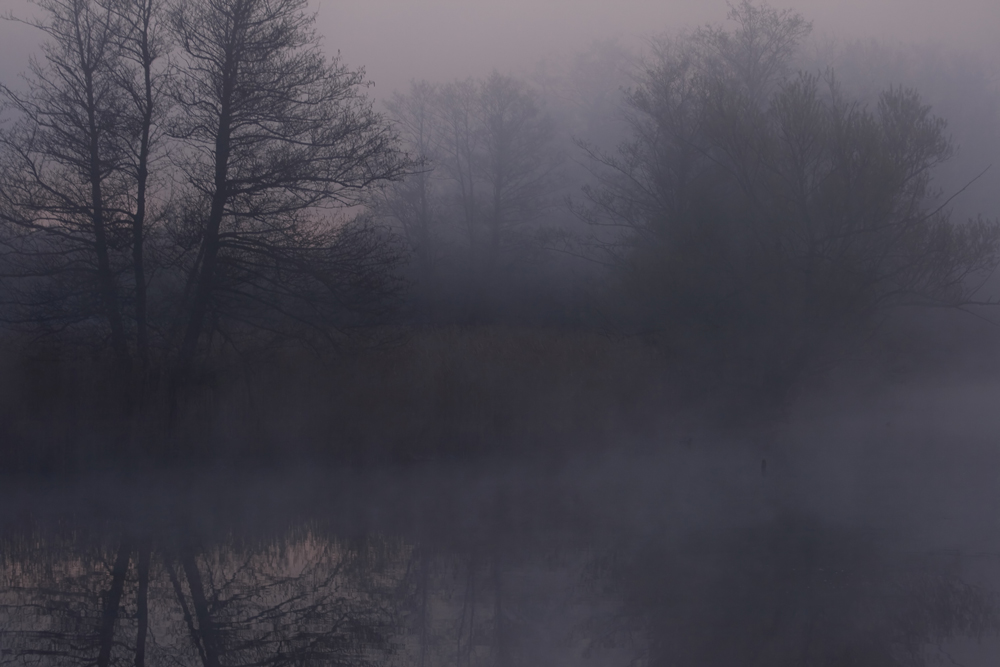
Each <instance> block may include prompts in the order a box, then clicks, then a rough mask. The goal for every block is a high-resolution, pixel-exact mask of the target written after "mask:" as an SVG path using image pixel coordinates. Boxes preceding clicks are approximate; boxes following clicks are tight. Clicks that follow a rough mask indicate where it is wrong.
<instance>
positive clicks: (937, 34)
mask: <svg viewBox="0 0 1000 667" xmlns="http://www.w3.org/2000/svg"><path fill="white" fill-rule="evenodd" d="M771 4H772V5H774V6H776V7H795V8H797V9H798V10H799V11H801V12H802V13H803V14H804V15H805V17H806V18H807V19H810V20H812V21H813V24H814V28H815V33H816V34H817V35H820V36H826V35H840V36H852V37H877V38H880V39H885V40H890V41H899V40H902V41H921V42H923V41H927V40H933V41H939V42H945V43H948V44H954V45H960V46H972V47H976V48H982V49H992V51H991V56H990V57H991V59H992V60H993V61H994V62H997V58H996V55H997V54H998V53H1000V48H998V47H997V44H998V43H1000V38H998V34H1000V1H998V0H948V1H945V0H799V1H797V2H791V1H790V0H773V1H772V2H771ZM314 6H315V7H316V8H317V10H318V18H319V25H318V29H319V32H320V33H321V34H322V35H324V37H325V42H326V45H327V48H328V49H329V50H330V51H336V50H337V49H339V50H340V51H341V53H342V55H343V58H344V60H345V61H346V62H347V63H348V64H350V65H353V66H359V65H363V66H364V67H365V68H366V70H367V73H368V76H369V78H370V79H371V80H373V81H374V82H375V84H376V87H375V91H374V92H375V93H376V94H378V95H384V94H386V93H388V92H391V90H392V89H393V88H395V87H399V86H403V85H405V84H406V83H407V82H408V81H409V80H410V79H413V78H428V79H434V80H441V79H450V78H454V77H463V76H468V75H472V74H481V73H484V72H488V71H489V70H490V69H492V68H494V67H496V68H497V69H500V70H501V71H507V72H513V71H516V70H519V69H521V68H526V67H528V66H530V65H531V64H533V63H535V62H537V61H539V60H540V59H542V58H545V57H547V56H551V55H553V54H569V53H573V52H576V51H579V50H582V49H584V48H586V46H587V45H588V44H589V43H590V42H592V41H593V40H596V39H602V38H608V37H618V38H621V39H623V40H624V41H633V40H640V39H641V38H642V37H644V36H648V35H650V34H655V33H660V32H666V31H672V30H676V29H678V28H682V27H685V26H693V25H698V24H702V23H705V22H708V21H721V20H722V19H723V18H724V17H725V14H726V11H727V6H726V2H725V0H317V1H316V2H315V4H314ZM0 7H2V8H3V13H7V11H8V10H10V11H13V12H15V13H18V14H21V15H23V14H24V13H25V12H26V11H30V5H29V4H28V3H27V2H26V0H0ZM38 39H39V38H38V35H37V34H36V33H35V31H33V30H31V29H29V28H26V27H24V26H21V25H18V24H13V23H10V22H7V21H0V80H2V81H4V82H12V80H13V75H14V74H15V73H16V72H18V71H20V70H23V69H24V67H25V65H26V63H27V54H28V53H29V52H30V51H31V49H32V47H33V46H34V45H35V44H36V43H37V42H38Z"/></svg>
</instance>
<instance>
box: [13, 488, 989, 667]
mask: <svg viewBox="0 0 1000 667" xmlns="http://www.w3.org/2000/svg"><path fill="white" fill-rule="evenodd" d="M480 481H481V480H480ZM508 481H509V480H508ZM388 488H396V494H397V496H396V501H393V502H390V503H388V505H385V506H382V507H375V508H374V509H372V503H373V501H372V499H371V497H367V498H366V497H364V496H363V494H356V495H357V496H358V497H356V498H355V499H354V505H353V509H349V508H344V507H342V506H339V505H337V504H336V503H331V504H326V505H324V503H321V502H312V501H310V506H311V507H312V508H313V510H314V511H313V512H312V514H311V515H308V516H302V515H298V516H296V515H294V514H288V515H284V514H282V513H281V512H276V515H277V516H276V521H275V526H279V527H278V528H274V527H272V528H271V529H269V530H263V531H255V530H252V529H247V522H243V523H241V522H238V521H236V522H231V523H228V524H227V523H226V521H223V520H218V519H213V520H206V517H207V516H209V515H211V514H212V512H213V511H214V510H212V509H211V508H210V507H209V506H208V505H204V506H201V507H199V510H200V511H199V512H198V513H194V512H191V511H190V507H189V508H188V509H187V510H185V511H184V512H180V513H178V514H176V515H172V514H170V513H169V512H168V513H166V515H167V516H169V517H170V518H168V519H164V514H163V513H161V514H159V515H156V516H152V515H149V516H147V515H145V514H144V513H143V512H142V511H139V512H136V513H133V514H132V515H131V516H130V517H129V518H127V519H122V517H121V516H119V517H117V518H115V519H110V518H107V517H100V516H98V517H97V518H95V517H94V516H93V515H87V514H86V513H84V512H82V511H80V512H77V513H76V514H73V513H72V512H69V513H63V514H60V515H59V518H58V519H54V518H52V517H49V518H48V519H45V518H41V519H37V520H35V519H31V520H29V521H27V522H25V521H22V522H21V523H20V524H18V525H14V524H16V523H17V522H13V523H12V522H11V521H7V523H6V527H5V528H4V532H3V537H2V540H3V541H2V544H3V549H2V553H3V556H2V559H0V566H2V567H0V576H2V580H0V664H10V665H98V666H100V667H104V666H106V665H135V666H136V667H145V666H146V665H149V666H151V667H153V666H159V665H196V666H197V665H201V666H203V667H230V666H231V667H236V666H242V665H261V666H264V665H267V666H279V665H352V666H359V667H380V666H381V665H409V666H413V667H427V666H430V665H454V666H455V667H520V666H522V665H525V666H526V665H540V664H546V665H563V664H565V665H568V664H591V665H595V666H598V667H603V666H605V665H609V666H610V665H632V664H638V665H647V666H649V667H660V666H663V667H667V666H674V665H679V666H686V665H691V666H702V665H705V666H709V667H714V666H716V665H718V666H723V665H748V666H755V667H756V666H760V667H764V666H767V667H775V666H777V667H782V666H785V665H787V666H789V667H791V666H792V665H795V666H802V665H816V666H830V667H835V666H837V665H858V666H864V667H868V666H872V667H875V666H879V667H881V666H896V665H898V666H908V667H920V666H922V665H927V664H932V663H933V657H934V647H935V646H937V645H940V644H942V643H946V642H948V641H949V640H950V639H952V638H954V637H958V636H972V637H977V636H983V635H985V634H989V633H993V632H995V630H996V628H997V625H998V624H997V615H996V611H995V610H996V604H995V598H994V595H993V594H992V592H990V591H989V590H988V589H986V588H980V587H977V586H973V585H971V584H970V583H967V581H965V580H964V579H963V577H964V576H965V574H966V571H965V569H964V564H963V559H962V558H960V557H957V556H949V557H941V556H935V555H933V554H930V555H929V554H928V553H927V552H926V551H923V552H921V551H914V550H912V549H910V550H907V549H903V548H899V546H898V544H895V543H894V542H892V541H890V540H889V539H888V538H886V537H883V536H881V535H880V534H879V533H877V532H874V531H872V530H870V529H862V528H860V527H858V526H855V525H851V524H845V523H843V522H839V523H838V522H836V521H832V520H830V519H829V518H824V517H822V516H810V515H807V514H805V513H801V512H800V513H796V512H792V511H785V510H782V511H769V512H758V513H756V514H754V513H750V514H747V515H745V516H743V518H739V517H737V516H736V515H737V514H738V512H736V510H735V509H734V507H728V506H727V508H726V510H725V511H726V513H728V514H730V515H732V516H731V517H730V520H728V521H719V520H718V519H717V518H712V517H709V516H707V515H706V516H705V519H704V521H702V522H701V523H700V524H698V525H695V526H691V525H690V524H684V522H683V521H681V522H678V521H677V520H676V519H677V517H676V516H674V515H672V514H671V512H667V511H664V512H661V513H658V514H657V513H654V514H646V515H643V514H641V511H642V507H646V508H647V509H648V507H649V506H651V505H655V504H656V503H657V502H660V501H662V498H660V499H657V498H656V497H650V495H649V493H648V489H647V490H645V491H643V492H641V493H636V494H635V495H634V497H633V499H632V500H631V501H630V500H629V499H628V498H624V497H623V496H621V495H619V496H617V497H616V498H615V505H614V506H613V507H609V506H606V504H605V503H604V502H603V501H604V500H606V499H608V498H609V497H610V496H608V495H607V494H604V495H603V496H602V495H601V494H599V493H598V494H593V495H591V496H590V499H589V500H583V501H581V498H582V496H581V494H579V493H575V492H574V490H573V489H572V488H568V487H567V486H566V485H565V484H563V485H560V484H558V483H551V484H540V485H536V486H532V487H530V488H525V487H524V486H523V485H522V486H520V487H519V486H518V485H516V484H508V483H507V482H504V481H503V480H500V481H497V480H493V482H491V484H490V485H486V486H485V487H484V486H483V485H482V484H481V483H476V484H473V485H471V486H469V487H465V488H463V487H462V486H461V485H460V484H457V485H455V487H454V488H452V489H451V490H450V491H447V492H442V494H443V495H442V494H439V495H437V496H435V495H434V494H425V495H423V496H421V494H419V493H411V492H412V491H413V489H412V488H410V489H408V490H407V489H406V488H405V487H400V486H397V487H389V486H385V487H383V488H382V492H383V493H385V489H388ZM578 490H579V489H577V491H578ZM591 491H593V490H591ZM353 493H355V491H351V490H347V491H345V492H344V495H343V496H342V497H341V499H343V498H347V497H349V496H351V494H353ZM449 494H450V495H449ZM584 495H586V494H584ZM401 499H405V500H401ZM393 503H395V504H393ZM630 503H631V504H630ZM376 504H377V503H376ZM195 506H197V505H195ZM320 506H326V507H339V509H338V511H339V512H346V513H348V514H349V513H351V512H357V511H359V509H363V510H364V511H367V512H368V514H367V515H366V518H364V519H363V520H349V521H346V522H344V521H341V522H340V523H338V522H337V521H330V520H326V519H322V517H323V516H324V515H325V514H331V513H332V514H336V512H330V513H327V512H324V511H321V510H316V509H315V508H317V507H320ZM774 509H775V507H774V506H771V510H774ZM306 514H308V513H306ZM373 515H377V516H381V517H382V519H373V518H372V516H373ZM177 516H183V517H187V518H186V519H177V518H176V517H177ZM387 517H388V518H387ZM251 523H252V522H251ZM12 526H13V527H12ZM280 526H284V527H283V528H281V527H280Z"/></svg>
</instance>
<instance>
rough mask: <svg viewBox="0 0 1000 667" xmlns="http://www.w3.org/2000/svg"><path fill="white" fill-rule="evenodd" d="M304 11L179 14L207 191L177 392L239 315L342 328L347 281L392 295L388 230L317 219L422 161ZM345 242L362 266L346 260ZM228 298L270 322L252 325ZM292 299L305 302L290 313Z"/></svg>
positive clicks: (180, 98)
mask: <svg viewBox="0 0 1000 667" xmlns="http://www.w3.org/2000/svg"><path fill="white" fill-rule="evenodd" d="M305 9H306V3H305V0H276V1H268V0H210V1H209V2H183V3H181V4H180V5H178V7H177V9H176V10H175V11H174V13H173V15H172V25H173V29H174V31H175V33H176V38H177V40H178V43H179V45H180V49H181V51H182V55H181V58H180V60H179V69H180V73H179V75H178V81H177V86H176V89H175V97H176V103H177V105H178V111H179V112H178V114H177V122H176V124H175V125H174V126H173V128H172V134H173V136H174V137H175V138H176V139H177V140H178V141H179V142H181V143H182V145H183V151H182V154H183V159H182V161H181V168H182V169H183V171H184V174H185V176H186V180H187V183H188V185H189V187H190V188H191V190H192V192H193V193H194V194H193V196H192V199H191V206H190V213H189V216H188V222H189V223H190V224H189V226H188V231H189V232H190V233H191V235H192V236H191V238H193V239H194V240H195V243H194V247H196V249H197V252H196V255H195V257H194V258H193V259H192V260H191V261H189V262H188V263H187V266H186V269H185V270H186V272H187V288H186V291H185V293H184V297H183V299H182V302H181V304H182V309H181V312H180V313H179V314H178V321H179V323H180V331H179V344H178V352H177V362H176V365H175V371H174V383H175V385H176V382H177V380H181V379H183V378H185V377H186V376H187V375H188V374H189V372H190V370H191V368H192V365H193V363H194V361H195V358H196V356H197V354H198V352H199V350H200V348H201V343H203V342H205V341H206V333H207V332H210V331H217V332H219V331H221V332H222V333H223V334H225V332H224V331H223V330H222V329H220V328H219V324H220V323H223V322H224V320H226V318H227V317H228V318H229V321H230V322H234V321H236V322H240V323H242V324H250V325H254V326H263V327H265V328H267V326H268V323H269V322H271V323H273V322H275V321H276V320H277V319H282V320H283V321H293V322H298V323H301V324H304V325H317V327H322V326H330V325H331V324H333V321H334V320H335V319H336V315H338V314H340V313H341V312H342V311H343V309H344V307H345V306H351V305H353V304H352V303H351V302H350V300H345V299H344V298H343V296H342V294H341V289H340V287H341V284H342V283H341V282H340V279H341V278H343V275H344V274H345V273H347V274H349V275H350V276H351V277H352V279H353V280H354V283H355V285H365V286H368V287H373V288H381V287H386V286H387V285H388V283H387V282H386V280H385V279H384V277H385V274H386V272H387V268H388V267H387V265H386V264H385V263H380V261H379V258H380V257H381V258H384V259H391V257H388V256H384V255H383V254H381V252H382V247H381V246H380V245H379V244H377V243H374V244H373V243H371V241H372V240H373V239H374V238H375V234H374V233H373V232H358V231H356V230H354V229H353V228H351V227H350V226H349V225H348V226H345V225H344V224H339V225H338V224H337V223H331V222H328V221H326V220H324V219H321V218H320V217H318V212H320V211H322V210H324V209H330V208H333V209H348V208H350V207H353V206H356V205H359V204H361V203H363V196H364V195H365V193H366V191H367V190H368V189H370V188H371V187H373V186H375V185H378V184H379V183H382V182H386V181H391V180H394V179H397V178H399V177H401V176H402V175H403V174H404V173H405V172H406V170H407V169H408V168H409V162H408V160H407V159H405V157H404V156H403V155H402V154H401V153H399V152H398V151H397V150H396V135H395V133H394V131H393V130H392V128H391V127H390V126H389V125H388V123H387V122H386V121H384V119H383V118H382V117H381V116H380V115H379V114H377V113H375V112H374V111H373V110H372V108H371V105H370V103H369V102H368V101H367V100H366V98H365V97H364V96H363V94H362V93H361V87H362V86H363V84H364V74H363V72H362V71H361V70H351V69H348V68H347V67H346V66H345V65H343V64H341V63H340V62H338V61H336V60H334V61H333V62H328V61H327V60H326V59H325V58H324V56H323V55H322V53H321V52H320V49H319V45H318V40H317V37H316V36H315V34H314V33H313V31H312V21H313V19H312V18H311V17H310V16H309V15H308V14H306V12H305ZM359 241H360V242H359ZM345 246H346V247H348V248H349V250H347V251H346V252H347V253H348V254H349V255H350V256H351V257H352V259H358V260H359V261H358V262H357V263H355V264H353V265H344V264H339V263H337V262H336V261H335V259H336V253H338V252H342V250H341V249H342V248H344V247H345ZM376 267H377V268H376ZM371 269H376V270H375V271H374V272H372V271H371ZM380 276H381V278H380ZM289 281H291V282H292V284H290V282H289ZM296 283H297V285H296V286H293V284H296ZM302 284H308V285H309V286H310V289H313V288H315V291H314V292H312V293H311V294H306V293H305V292H303V291H302V290H301V289H300V287H299V286H300V285H302ZM377 292H378V290H377V289H376V290H375V294H376V295H377ZM314 296H315V298H313V297H314ZM228 297H236V298H237V299H238V300H239V301H240V302H241V303H243V304H246V303H249V302H257V303H258V304H260V305H262V306H264V307H265V308H264V311H265V314H264V315H263V316H262V317H261V318H260V319H257V320H256V321H249V320H248V318H246V317H244V316H243V315H245V313H246V311H243V313H242V314H241V313H240V312H237V311H238V310H239V309H233V308H228V306H227V304H228V303H229V302H228V301H227V298H228ZM283 297H288V298H289V299H290V300H291V302H295V303H296V304H297V305H294V306H288V307H284V305H285V304H286V302H285V300H284V299H283ZM320 297H322V298H320ZM279 316H281V317H280V318H279ZM317 330H319V329H317Z"/></svg>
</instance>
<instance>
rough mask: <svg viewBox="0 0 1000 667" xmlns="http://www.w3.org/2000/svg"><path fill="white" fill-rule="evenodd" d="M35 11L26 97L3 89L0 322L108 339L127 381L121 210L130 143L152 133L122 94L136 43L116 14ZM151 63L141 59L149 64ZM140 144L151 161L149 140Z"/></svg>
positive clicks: (128, 196) (125, 203)
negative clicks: (1, 313)
mask: <svg viewBox="0 0 1000 667" xmlns="http://www.w3.org/2000/svg"><path fill="white" fill-rule="evenodd" d="M39 6H40V8H41V9H42V11H43V18H41V19H39V20H38V21H37V22H30V23H29V24H30V25H32V26H34V27H36V28H39V29H41V30H42V31H43V32H44V33H45V34H46V36H47V37H48V40H47V41H46V42H45V43H44V45H43V47H42V59H40V60H33V61H32V64H31V70H30V74H29V75H28V76H27V77H26V87H25V89H24V90H23V91H17V90H14V89H12V88H10V87H7V86H3V87H2V88H0V92H2V94H3V96H4V97H5V98H6V100H7V105H8V107H9V108H10V109H11V110H12V111H13V112H14V115H15V120H14V123H13V125H12V126H11V127H10V128H9V129H6V130H4V131H2V132H0V160H2V164H0V220H2V221H3V223H4V228H3V231H2V238H0V241H2V243H3V248H4V273H5V277H6V280H5V281H4V283H5V285H4V286H5V292H6V299H5V300H6V301H7V302H8V309H7V316H6V317H7V319H8V321H11V322H13V323H15V324H17V325H21V326H24V327H26V328H30V329H32V330H35V331H42V332H53V331H56V332H63V331H68V332H71V333H73V334H76V335H77V336H79V337H82V338H84V339H86V340H88V341H93V340H95V339H96V340H97V341H106V344H107V345H108V346H109V347H110V348H111V350H112V352H113V355H114V358H115V360H116V364H117V366H118V368H119V370H120V371H121V372H122V373H125V374H127V373H128V371H129V369H130V367H131V363H132V356H133V351H132V349H130V333H129V330H130V328H131V327H129V326H127V310H128V309H127V307H126V302H127V301H128V299H127V298H126V296H125V292H126V291H127V288H126V287H125V286H124V285H123V278H124V277H125V276H126V275H127V269H128V266H129V264H128V255H129V250H130V242H129V239H128V236H127V226H128V222H129V221H128V220H127V218H126V217H125V216H123V215H122V212H134V209H133V207H132V203H133V202H135V201H136V200H138V199H140V198H141V197H142V195H141V194H140V193H143V192H144V189H145V184H144V183H143V184H142V185H141V186H140V185H139V184H138V183H137V181H136V180H135V178H132V176H134V174H133V173H129V169H128V167H127V165H128V163H129V159H130V154H131V148H132V145H133V143H132V140H133V135H135V134H136V132H139V133H141V132H142V131H143V130H142V128H146V131H147V134H148V127H149V123H148V119H147V118H146V117H145V116H143V115H142V114H143V113H144V111H143V110H142V109H134V108H131V107H130V100H129V99H128V97H127V95H126V92H127V91H126V89H125V88H124V87H123V86H122V83H123V81H124V79H125V77H127V76H128V74H129V72H128V71H127V70H128V65H127V63H126V59H125V57H124V53H123V49H122V48H121V46H122V45H123V44H125V43H127V44H129V45H131V43H132V42H133V41H134V38H135V34H134V33H133V32H132V31H131V28H130V27H129V26H128V25H127V24H125V23H123V18H124V16H123V15H122V14H121V13H119V12H118V11H116V10H115V7H118V5H115V6H114V7H113V6H112V5H110V4H102V3H100V2H98V1H97V0H44V1H43V2H40V3H39ZM147 28H148V26H147ZM145 34H147V36H148V29H147V32H146V33H145ZM154 57H155V54H151V53H148V54H147V66H148V65H150V64H151V63H152V60H153V59H154ZM147 72H149V70H148V67H147ZM137 111H138V112H139V114H138V116H137V113H136V112H137ZM140 143H141V142H140ZM145 146H146V148H145V150H146V155H147V156H148V137H147V141H146V142H145ZM136 219H138V218H134V219H133V220H136ZM138 225H139V226H138V227H137V229H141V222H139V223H138ZM140 234H141V232H140Z"/></svg>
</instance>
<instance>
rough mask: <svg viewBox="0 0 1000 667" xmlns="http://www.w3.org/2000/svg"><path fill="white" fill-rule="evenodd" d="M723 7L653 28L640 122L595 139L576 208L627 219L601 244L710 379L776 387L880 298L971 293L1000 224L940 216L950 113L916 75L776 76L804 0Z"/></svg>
mask: <svg viewBox="0 0 1000 667" xmlns="http://www.w3.org/2000/svg"><path fill="white" fill-rule="evenodd" d="M730 18H731V19H732V20H734V21H735V23H736V28H735V30H733V31H724V30H722V29H721V28H705V29H703V30H700V31H698V32H696V33H694V34H693V35H692V36H690V37H689V38H687V39H682V40H678V41H674V42H666V43H664V44H662V45H661V47H660V48H659V50H658V51H657V53H656V55H655V58H654V59H653V61H652V62H651V63H650V64H649V65H648V66H647V67H646V68H645V70H644V71H643V72H642V74H641V75H640V77H639V81H638V83H637V85H636V86H635V87H634V88H633V89H631V90H630V91H629V92H628V95H627V97H626V102H627V105H628V107H629V110H630V114H631V123H632V128H633V139H632V140H631V141H629V142H627V143H625V144H623V145H622V146H621V147H620V148H619V149H618V151H617V152H616V153H610V154H609V153H603V152H600V151H596V150H592V151H591V155H592V156H593V157H594V159H595V160H596V161H597V163H598V164H600V165H601V167H603V168H604V171H601V172H600V178H601V183H600V184H599V186H597V187H594V188H591V189H588V190H587V195H588V198H589V201H590V203H591V205H592V206H591V207H590V208H589V209H588V210H587V212H586V214H587V216H588V217H589V219H590V220H591V221H592V222H594V223H596V224H605V225H611V226H613V227H617V228H619V229H621V230H623V232H624V233H623V234H621V235H619V236H618V237H617V238H616V239H615V240H614V242H612V243H609V244H607V245H605V246H604V250H606V251H607V252H609V253H610V254H611V257H612V258H613V260H614V261H615V262H616V263H617V264H618V265H619V266H620V267H622V268H623V269H624V274H623V275H624V276H625V280H626V282H627V284H628V293H629V294H630V296H631V298H633V299H635V303H636V305H637V306H638V309H637V311H636V313H637V315H636V316H637V317H638V319H639V324H640V326H641V327H642V328H643V329H645V330H647V331H650V332H657V334H658V335H664V334H665V336H666V341H667V344H668V346H669V347H670V348H671V349H672V350H673V351H674V352H675V353H676V354H677V355H678V358H679V359H680V358H681V357H687V358H688V359H696V360H697V363H696V364H695V365H694V366H693V368H695V369H697V372H698V373H699V375H701V376H702V379H704V376H705V375H706V374H708V375H713V377H714V378H715V379H716V380H717V381H724V382H730V383H732V382H735V383H736V384H739V385H745V386H747V387H752V388H753V390H754V391H755V392H756V393H758V395H764V396H770V397H773V398H776V399H778V400H780V399H781V397H782V396H784V394H785V393H786V392H787V391H788V389H789V388H790V387H791V386H792V385H793V384H794V383H795V381H796V380H797V379H799V378H800V377H801V376H802V374H803V373H804V372H806V371H807V370H809V369H810V367H812V366H814V365H815V363H816V362H817V361H818V359H821V358H822V357H823V356H824V355H825V354H826V353H827V352H829V351H831V349H833V348H834V347H835V346H836V345H840V344H841V343H842V340H843V337H844V336H845V335H846V334H849V333H852V332H854V333H856V332H858V331H866V330H868V329H869V327H870V325H871V324H872V323H873V322H875V321H877V319H878V317H879V316H880V315H881V314H882V313H884V312H885V310H886V309H887V308H888V307H891V306H894V305H898V304H903V303H919V304H934V305H958V304H962V303H966V302H968V301H969V299H970V298H971V296H972V294H973V293H974V291H975V289H976V288H977V285H976V284H975V283H973V282H970V279H971V278H973V277H974V276H976V275H977V274H978V273H980V272H985V271H988V270H989V269H991V268H992V267H993V266H995V264H996V261H997V250H998V242H1000V228H998V226H997V225H996V224H995V223H993V222H987V221H984V220H974V221H971V222H969V223H967V224H962V225H956V224H952V223H951V222H950V220H949V218H948V214H947V211H946V209H945V206H944V205H945V204H946V203H947V202H944V203H942V202H941V201H940V198H939V197H938V196H937V193H936V192H935V191H934V189H933V188H932V186H931V178H932V171H933V169H934V167H935V166H936V165H938V164H940V163H941V162H942V161H943V160H945V159H947V158H948V156H949V155H950V150H951V149H950V144H949V142H948V139H947V137H946V135H945V133H944V121H942V120H940V119H938V118H936V117H934V116H933V115H932V113H931V110H930V109H929V108H928V107H927V106H926V105H924V104H923V103H922V102H921V101H920V98H919V96H918V95H917V94H916V93H915V92H914V91H911V90H904V89H898V88H892V89H889V90H886V91H885V92H884V93H883V94H882V95H881V97H880V99H879V102H878V104H877V107H876V108H874V109H869V108H866V107H863V106H861V105H859V104H856V103H852V102H851V101H850V100H848V99H845V97H844V95H843V94H842V93H841V92H840V90H839V88H838V86H837V84H836V82H835V81H834V80H833V78H832V75H828V76H827V77H826V79H825V81H824V83H822V85H821V79H820V78H819V77H816V76H813V75H810V74H800V75H798V76H796V77H787V76H785V74H784V73H785V70H786V69H787V65H788V60H789V57H790V55H791V53H792V50H793V49H794V47H795V45H796V44H797V42H798V41H799V40H800V39H801V38H802V37H803V36H804V35H805V34H806V32H807V30H808V24H807V23H805V22H804V21H803V20H802V19H801V17H799V16H798V15H797V14H794V13H790V12H787V11H785V12H780V11H778V10H774V9H771V8H769V7H767V6H766V5H761V6H756V5H752V4H750V3H748V2H743V3H742V4H740V5H737V6H735V7H733V9H732V10H731V12H730ZM760 390H763V392H761V391H760Z"/></svg>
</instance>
